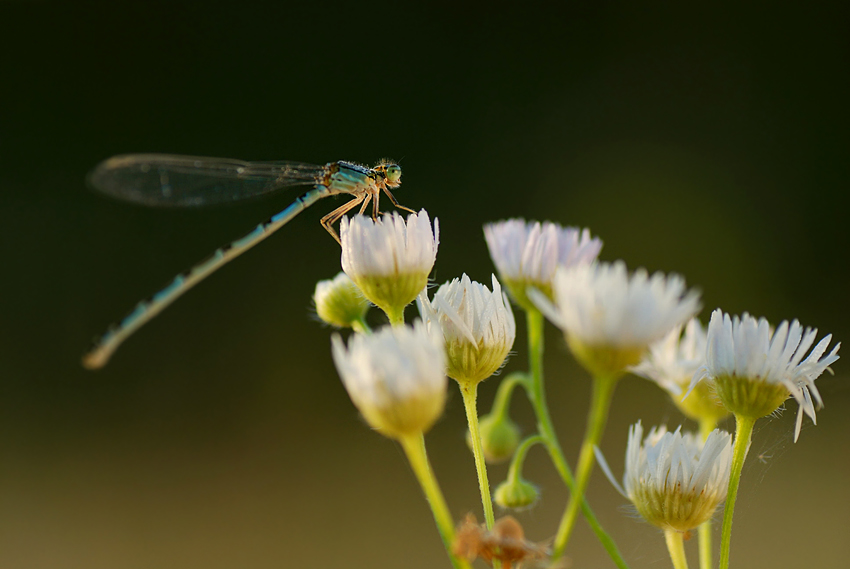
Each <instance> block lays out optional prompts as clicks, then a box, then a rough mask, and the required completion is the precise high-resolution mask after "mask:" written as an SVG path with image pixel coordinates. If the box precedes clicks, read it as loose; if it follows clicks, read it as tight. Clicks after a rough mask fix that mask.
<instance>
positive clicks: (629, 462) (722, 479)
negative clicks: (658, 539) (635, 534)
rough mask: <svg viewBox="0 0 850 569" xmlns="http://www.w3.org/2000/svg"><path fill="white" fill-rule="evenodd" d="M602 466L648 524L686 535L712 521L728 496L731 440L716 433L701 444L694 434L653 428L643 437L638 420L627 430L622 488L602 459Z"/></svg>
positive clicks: (729, 436)
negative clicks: (719, 506)
mask: <svg viewBox="0 0 850 569" xmlns="http://www.w3.org/2000/svg"><path fill="white" fill-rule="evenodd" d="M599 462H600V466H601V467H602V469H603V470H604V471H605V473H606V474H607V475H608V478H609V479H610V480H611V482H612V483H613V484H614V485H615V486H616V487H617V489H618V490H619V491H620V493H621V494H623V495H624V496H626V497H627V498H628V499H629V500H631V502H632V504H634V506H635V508H636V509H637V511H638V513H639V514H640V515H641V516H643V518H644V519H646V521H648V522H650V523H652V524H653V525H656V526H658V527H660V528H662V529H665V530H668V529H670V530H675V531H680V532H685V531H689V530H692V529H694V528H695V527H697V526H699V525H700V524H702V523H703V522H705V521H707V520H709V519H710V518H711V516H712V515H713V514H714V511H715V509H716V508H717V506H718V504H720V502H722V501H723V500H724V499H725V498H726V490H727V488H728V486H729V474H730V470H731V466H732V436H731V435H730V434H729V433H727V432H724V431H721V430H719V429H716V430H714V431H713V432H712V433H711V434H710V435H709V436H708V439H706V441H705V443H704V444H703V442H702V438H701V437H700V436H699V435H698V434H696V433H682V432H681V427H680V428H678V429H676V432H674V433H670V432H668V431H667V429H666V427H660V428H653V429H652V430H651V431H650V432H649V434H648V435H647V437H646V438H645V439H644V438H643V427H642V426H641V424H640V421H638V422H637V423H636V424H635V425H632V426H631V427H630V428H629V443H628V447H627V449H626V472H625V475H624V476H623V486H624V488H620V486H619V485H618V484H617V483H616V481H614V478H613V476H612V475H611V470H610V468H608V465H607V464H606V463H605V461H604V459H601V458H600V461H599Z"/></svg>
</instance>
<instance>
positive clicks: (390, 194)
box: [384, 186, 416, 213]
mask: <svg viewBox="0 0 850 569" xmlns="http://www.w3.org/2000/svg"><path fill="white" fill-rule="evenodd" d="M384 193H385V194H387V197H388V198H390V201H391V202H393V205H394V206H396V207H397V208H398V209H403V210H405V211H409V212H410V213H416V212H415V211H414V210H412V209H410V208H409V207H404V206H403V205H401V204H400V203H398V201H397V200H396V199H395V196H394V195H393V193H392V192H391V191H390V189H389V188H388V187H386V186H384Z"/></svg>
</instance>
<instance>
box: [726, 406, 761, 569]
mask: <svg viewBox="0 0 850 569" xmlns="http://www.w3.org/2000/svg"><path fill="white" fill-rule="evenodd" d="M755 424H756V419H754V418H751V417H744V416H741V415H735V445H734V447H733V449H732V473H731V475H730V476H729V491H728V492H727V494H726V505H725V506H724V508H723V526H722V528H721V530H720V569H729V546H730V544H731V541H732V515H733V514H734V512H735V498H737V496H738V485H739V484H740V482H741V470H742V469H743V468H744V461H745V460H746V459H747V452H748V451H749V450H750V441H751V440H752V436H753V427H754V426H755Z"/></svg>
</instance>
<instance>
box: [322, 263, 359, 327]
mask: <svg viewBox="0 0 850 569" xmlns="http://www.w3.org/2000/svg"><path fill="white" fill-rule="evenodd" d="M313 302H315V304H316V314H318V315H319V318H321V319H322V321H323V322H325V323H326V324H330V325H331V326H336V327H337V328H351V327H352V326H353V325H354V324H355V323H357V322H360V321H361V320H363V318H364V317H365V316H366V312H368V310H369V301H368V300H366V297H364V296H363V293H362V292H360V289H359V288H357V285H356V284H354V283H353V282H352V281H351V279H350V278H348V275H346V274H345V273H339V274H337V276H335V277H334V278H333V279H331V280H324V281H319V282H317V283H316V291H315V292H314V293H313Z"/></svg>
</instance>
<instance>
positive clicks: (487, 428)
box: [466, 414, 520, 463]
mask: <svg viewBox="0 0 850 569" xmlns="http://www.w3.org/2000/svg"><path fill="white" fill-rule="evenodd" d="M479 428H480V430H481V446H482V449H483V451H484V458H485V459H486V460H487V462H491V463H498V462H504V461H505V460H507V459H509V458H510V457H511V456H513V454H514V451H515V450H516V448H517V446H519V439H520V432H519V427H518V426H517V424H516V423H514V422H513V421H512V420H511V418H510V417H508V416H507V415H502V416H495V415H492V414H490V415H485V416H484V417H482V418H481V420H480V421H479ZM466 444H467V446H469V448H470V449H472V436H471V435H470V434H469V431H467V432H466Z"/></svg>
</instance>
